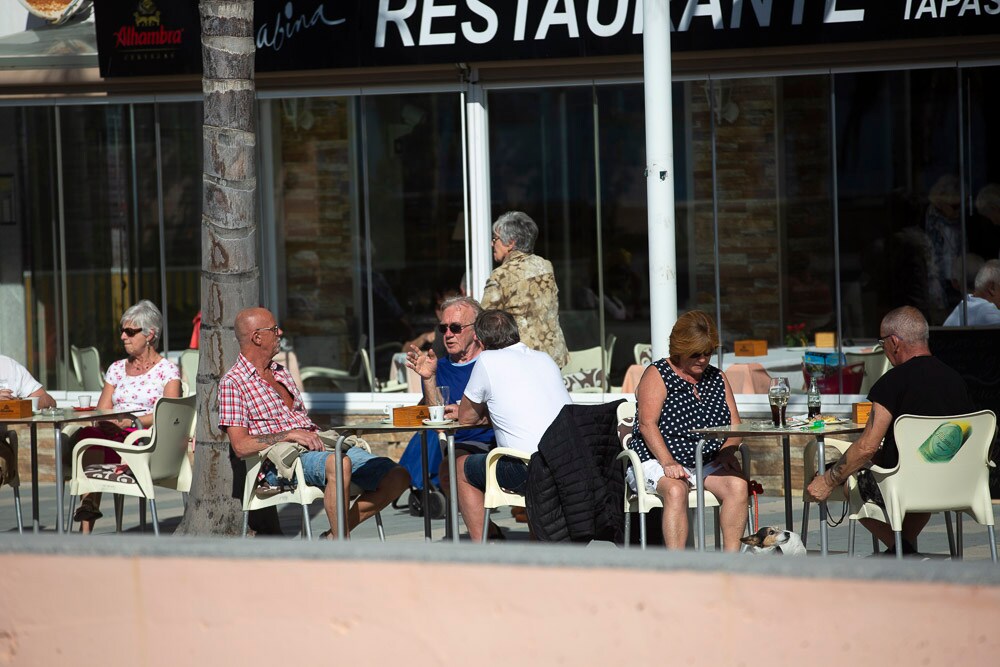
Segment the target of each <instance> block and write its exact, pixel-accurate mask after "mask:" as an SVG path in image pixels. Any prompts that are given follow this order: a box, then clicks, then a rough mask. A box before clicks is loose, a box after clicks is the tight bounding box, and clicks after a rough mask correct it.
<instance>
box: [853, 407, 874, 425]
mask: <svg viewBox="0 0 1000 667" xmlns="http://www.w3.org/2000/svg"><path fill="white" fill-rule="evenodd" d="M871 411H872V404H871V403H868V402H862V403H854V404H852V405H851V421H852V422H854V423H855V424H867V423H868V415H869V414H870V413H871Z"/></svg>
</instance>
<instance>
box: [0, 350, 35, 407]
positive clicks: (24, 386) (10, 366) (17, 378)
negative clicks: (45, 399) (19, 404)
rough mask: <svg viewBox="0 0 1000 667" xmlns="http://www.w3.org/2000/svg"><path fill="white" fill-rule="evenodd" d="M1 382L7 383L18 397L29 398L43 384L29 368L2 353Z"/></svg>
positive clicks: (0, 359) (0, 355)
mask: <svg viewBox="0 0 1000 667" xmlns="http://www.w3.org/2000/svg"><path fill="white" fill-rule="evenodd" d="M0 382H2V383H4V384H6V385H7V387H8V388H9V389H11V390H12V391H13V392H14V395H15V396H17V397H18V398H27V397H28V396H31V395H32V394H34V393H35V392H36V391H38V390H39V389H41V388H42V384H41V383H40V382H39V381H38V380H36V379H35V378H33V377H31V373H29V372H28V369H27V368H25V367H24V366H22V365H21V364H19V363H17V362H16V361H14V360H13V359H11V358H10V357H5V356H4V355H2V354H0Z"/></svg>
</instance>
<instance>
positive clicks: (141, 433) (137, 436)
mask: <svg viewBox="0 0 1000 667" xmlns="http://www.w3.org/2000/svg"><path fill="white" fill-rule="evenodd" d="M152 437H153V429H151V428H141V429H139V430H138V431H132V432H131V433H129V434H128V437H127V438H125V442H123V443H121V444H122V445H125V446H127V447H130V448H131V449H130V450H129V451H132V452H141V451H143V450H145V449H148V448H149V445H150V443H149V442H147V443H146V444H145V445H137V444H135V443H136V442H137V441H139V440H141V439H142V438H150V439H152Z"/></svg>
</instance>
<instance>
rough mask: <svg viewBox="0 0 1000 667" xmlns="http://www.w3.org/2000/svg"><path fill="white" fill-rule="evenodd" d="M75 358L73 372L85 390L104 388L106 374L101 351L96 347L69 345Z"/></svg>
mask: <svg viewBox="0 0 1000 667" xmlns="http://www.w3.org/2000/svg"><path fill="white" fill-rule="evenodd" d="M69 353H70V358H71V359H72V360H73V372H74V373H75V374H76V376H77V378H79V380H80V384H81V386H82V387H83V391H101V390H102V389H104V374H103V373H102V372H101V353H100V352H98V351H97V348H96V347H77V346H76V345H70V346H69Z"/></svg>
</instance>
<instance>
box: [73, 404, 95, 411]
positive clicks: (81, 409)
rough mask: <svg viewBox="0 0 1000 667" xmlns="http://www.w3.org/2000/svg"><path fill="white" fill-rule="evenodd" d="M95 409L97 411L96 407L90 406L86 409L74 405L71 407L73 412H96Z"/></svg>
mask: <svg viewBox="0 0 1000 667" xmlns="http://www.w3.org/2000/svg"><path fill="white" fill-rule="evenodd" d="M96 409H97V407H96V406H93V405H91V406H89V407H86V408H81V407H80V406H79V405H74V406H73V411H74V412H90V411H91V410H96Z"/></svg>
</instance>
